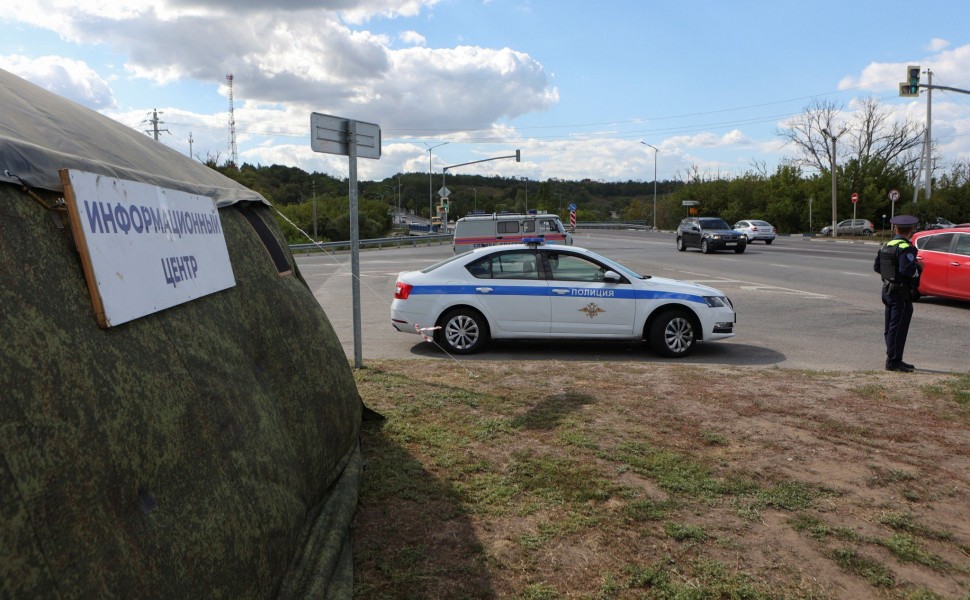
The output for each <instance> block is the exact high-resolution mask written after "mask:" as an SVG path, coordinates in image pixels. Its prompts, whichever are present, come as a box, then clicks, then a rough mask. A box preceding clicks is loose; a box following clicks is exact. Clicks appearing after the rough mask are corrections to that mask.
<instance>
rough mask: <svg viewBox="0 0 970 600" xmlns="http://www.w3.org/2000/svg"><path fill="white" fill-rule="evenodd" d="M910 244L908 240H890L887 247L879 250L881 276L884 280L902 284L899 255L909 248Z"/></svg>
mask: <svg viewBox="0 0 970 600" xmlns="http://www.w3.org/2000/svg"><path fill="white" fill-rule="evenodd" d="M909 246H910V244H909V242H907V241H906V240H890V241H889V243H887V244H886V245H885V246H883V247H882V248H880V249H879V274H880V275H882V280H883V281H887V282H889V283H902V281H897V279H899V278H898V277H897V276H898V275H899V255H900V253H902V252H903V251H904V250H906V249H907V248H909Z"/></svg>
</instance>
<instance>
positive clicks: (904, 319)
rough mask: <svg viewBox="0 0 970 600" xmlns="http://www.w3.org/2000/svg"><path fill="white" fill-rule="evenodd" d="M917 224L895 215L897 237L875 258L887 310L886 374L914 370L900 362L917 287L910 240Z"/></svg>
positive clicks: (912, 219)
mask: <svg viewBox="0 0 970 600" xmlns="http://www.w3.org/2000/svg"><path fill="white" fill-rule="evenodd" d="M918 222H919V220H918V219H917V218H916V217H913V216H911V215H898V216H895V217H893V218H892V220H891V221H890V224H892V226H893V232H894V233H895V234H896V235H895V237H893V239H892V240H890V241H889V242H888V243H887V244H886V245H885V246H883V247H882V248H880V249H879V254H877V255H876V262H875V265H874V267H873V268H874V270H875V271H876V272H877V273H879V274H880V275H882V303H883V305H884V306H885V307H886V308H885V313H886V327H885V331H884V332H883V334H884V335H885V338H886V370H887V371H902V372H904V373H911V372H912V371H914V370H915V367H914V366H913V365H911V364H909V363H906V362H903V349H904V348H905V347H906V335H907V334H908V333H909V323H910V321H911V320H912V318H913V296H914V295H915V293H916V291H917V288H918V287H919V266H918V265H917V262H916V246H914V245H913V244H911V243H910V241H909V238H910V237H911V236H912V235H913V231H915V229H916V224H917V223H918Z"/></svg>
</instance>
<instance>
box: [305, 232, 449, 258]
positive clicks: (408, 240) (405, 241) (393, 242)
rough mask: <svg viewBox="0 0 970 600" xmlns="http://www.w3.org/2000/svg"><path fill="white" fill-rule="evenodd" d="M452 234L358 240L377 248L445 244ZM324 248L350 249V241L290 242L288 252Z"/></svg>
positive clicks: (362, 244) (365, 246)
mask: <svg viewBox="0 0 970 600" xmlns="http://www.w3.org/2000/svg"><path fill="white" fill-rule="evenodd" d="M452 237H453V236H452V235H451V234H450V233H448V234H437V235H411V236H407V235H400V236H394V237H386V238H374V239H370V240H360V247H361V248H369V247H375V246H376V247H377V248H378V249H380V248H383V247H384V246H388V247H395V248H396V247H400V246H417V245H418V244H445V243H451V240H452ZM324 250H334V251H336V250H350V242H349V241H343V242H315V243H308V244H290V252H303V253H309V252H314V251H324Z"/></svg>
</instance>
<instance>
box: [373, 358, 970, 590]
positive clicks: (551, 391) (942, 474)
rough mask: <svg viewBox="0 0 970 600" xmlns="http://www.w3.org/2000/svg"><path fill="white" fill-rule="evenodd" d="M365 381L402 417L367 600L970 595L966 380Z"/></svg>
mask: <svg viewBox="0 0 970 600" xmlns="http://www.w3.org/2000/svg"><path fill="white" fill-rule="evenodd" d="M739 375H743V378H744V380H745V382H746V384H745V389H758V390H760V392H759V394H758V396H757V397H751V396H750V395H749V394H747V393H745V391H744V389H742V388H740V387H739V386H735V385H732V382H733V381H737V380H738V378H739ZM357 382H358V388H359V390H360V392H361V395H362V397H363V398H364V401H365V403H366V404H367V405H368V406H369V407H370V408H372V409H374V410H376V411H378V412H379V413H382V414H383V415H384V416H385V417H386V419H385V420H384V421H381V422H379V423H374V422H371V423H366V424H365V427H364V432H363V436H362V442H363V446H364V454H365V461H366V462H365V483H364V488H363V490H362V495H361V499H360V504H359V511H358V516H357V521H356V526H355V530H354V561H355V576H356V595H357V597H359V598H368V599H371V598H523V599H530V598H535V599H546V598H549V599H552V598H596V599H607V598H778V597H781V596H784V597H790V598H859V597H880V598H934V597H939V598H961V599H962V598H967V597H968V594H970V553H968V548H970V502H968V498H970V493H968V492H970V402H968V400H967V394H968V390H970V377H968V376H966V375H964V376H952V375H939V374H929V373H916V374H896V373H889V374H887V373H883V372H878V373H876V372H871V373H853V374H852V376H851V377H847V376H846V374H845V373H826V372H817V371H789V370H781V369H773V368H769V369H764V368H751V369H746V368H738V367H731V368H721V367H706V366H697V365H669V364H660V365H658V364H657V363H643V364H637V363H630V362H624V363H622V364H609V363H593V362H590V363H576V362H569V363H568V364H565V363H563V364H559V363H556V362H549V361H535V362H531V361H529V362H526V361H523V362H516V363H512V364H507V363H500V362H488V361H484V360H481V361H474V362H471V361H468V362H461V363H459V362H453V361H447V360H442V361H435V362H430V361H426V360H421V361H372V362H371V363H370V364H369V365H368V367H367V368H365V369H362V370H360V371H358V372H357Z"/></svg>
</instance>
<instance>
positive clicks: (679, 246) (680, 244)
mask: <svg viewBox="0 0 970 600" xmlns="http://www.w3.org/2000/svg"><path fill="white" fill-rule="evenodd" d="M677 249H678V250H680V251H681V252H683V251H684V250H687V244H685V243H684V238H682V237H679V238H677Z"/></svg>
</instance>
